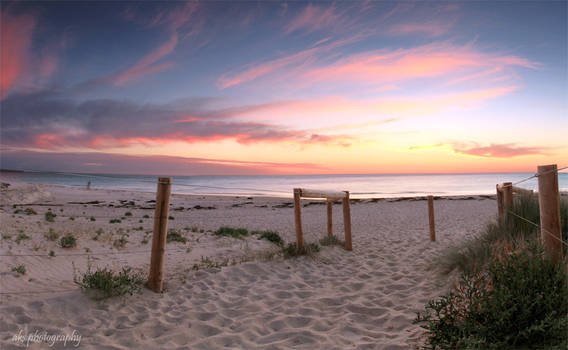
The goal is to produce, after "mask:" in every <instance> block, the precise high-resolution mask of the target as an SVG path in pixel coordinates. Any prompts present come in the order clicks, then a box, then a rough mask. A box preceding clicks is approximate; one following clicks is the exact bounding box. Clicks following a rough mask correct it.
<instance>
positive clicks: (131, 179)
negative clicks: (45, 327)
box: [2, 172, 568, 198]
mask: <svg viewBox="0 0 568 350" xmlns="http://www.w3.org/2000/svg"><path fill="white" fill-rule="evenodd" d="M531 175H534V174H533V173H483V174H400V175H373V174H368V175H257V176H173V177H172V182H173V187H172V192H173V193H179V194H197V195H230V196H272V197H292V190H293V188H296V187H301V188H311V189H319V190H332V191H344V190H347V191H349V192H350V194H351V197H352V198H393V197H414V196H424V195H436V196H450V195H475V194H494V193H495V184H497V183H503V182H513V183H514V182H517V181H521V180H523V179H525V178H527V177H530V176H531ZM2 176H3V179H4V180H3V181H6V179H10V178H13V179H15V180H17V181H21V182H27V183H32V184H49V185H62V186H73V187H85V186H86V185H87V182H89V181H90V182H91V188H93V189H97V188H99V189H116V190H130V191H142V192H155V191H156V183H157V178H158V176H150V175H117V174H71V173H54V172H2ZM558 181H559V188H560V190H561V191H568V173H566V172H561V173H559V175H558ZM518 186H519V187H522V188H526V189H531V190H536V189H537V188H538V183H537V179H536V178H532V179H530V180H528V181H525V182H523V183H521V184H519V185H518Z"/></svg>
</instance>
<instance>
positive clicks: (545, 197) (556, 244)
mask: <svg viewBox="0 0 568 350" xmlns="http://www.w3.org/2000/svg"><path fill="white" fill-rule="evenodd" d="M565 169H568V166H564V167H561V168H558V167H557V165H556V164H553V165H544V166H539V167H538V169H537V170H538V171H537V173H536V174H534V175H532V176H530V177H527V178H525V179H522V180H519V181H517V182H515V183H511V182H508V183H503V184H497V185H496V189H497V208H498V213H499V220H500V221H501V222H505V221H506V220H507V216H506V215H505V214H510V215H513V216H514V217H516V218H518V219H520V220H522V221H524V222H526V223H529V224H532V225H533V226H535V227H536V228H537V229H538V230H540V233H541V237H542V239H543V241H544V246H545V250H546V252H547V254H549V255H550V256H552V257H553V259H554V260H555V261H558V260H559V259H561V257H562V246H563V245H564V246H568V244H567V243H566V242H564V241H563V239H562V222H561V217H560V192H559V186H558V172H559V171H561V170H565ZM533 178H538V200H539V212H540V213H539V214H540V225H539V224H537V223H535V222H534V221H532V220H530V219H528V218H526V217H523V216H522V215H519V214H518V213H515V212H513V211H512V210H511V208H512V207H513V191H517V192H521V193H523V192H524V193H528V194H529V195H534V193H533V192H532V191H527V190H524V189H520V188H516V187H515V185H518V184H520V183H523V182H526V181H528V180H530V179H533Z"/></svg>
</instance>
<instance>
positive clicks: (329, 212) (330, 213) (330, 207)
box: [327, 199, 333, 237]
mask: <svg viewBox="0 0 568 350" xmlns="http://www.w3.org/2000/svg"><path fill="white" fill-rule="evenodd" d="M327 235H328V237H331V236H333V202H332V201H331V200H329V199H328V200H327Z"/></svg>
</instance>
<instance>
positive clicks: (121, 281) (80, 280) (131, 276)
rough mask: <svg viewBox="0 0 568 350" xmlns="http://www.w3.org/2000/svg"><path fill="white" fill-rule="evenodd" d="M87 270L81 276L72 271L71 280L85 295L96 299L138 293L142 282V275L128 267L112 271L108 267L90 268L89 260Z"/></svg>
mask: <svg viewBox="0 0 568 350" xmlns="http://www.w3.org/2000/svg"><path fill="white" fill-rule="evenodd" d="M87 266H88V267H87V271H86V272H85V273H83V274H82V275H81V276H79V275H78V273H77V271H74V276H73V281H74V282H75V284H77V285H78V286H80V287H81V290H82V291H84V292H85V293H86V294H87V295H89V296H90V297H92V298H93V299H96V300H102V299H107V298H110V297H114V296H121V295H125V294H130V295H133V294H134V293H140V292H141V291H142V286H143V284H144V275H143V274H142V273H141V272H135V271H133V270H132V268H130V267H124V268H123V269H122V270H120V271H113V270H111V269H109V268H108V267H104V268H97V269H96V270H95V271H92V270H91V265H90V262H89V264H88V265H87Z"/></svg>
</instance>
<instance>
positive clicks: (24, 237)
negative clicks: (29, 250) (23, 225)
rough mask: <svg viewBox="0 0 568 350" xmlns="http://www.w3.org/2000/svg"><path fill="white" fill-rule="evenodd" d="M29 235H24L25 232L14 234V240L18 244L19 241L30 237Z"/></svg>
mask: <svg viewBox="0 0 568 350" xmlns="http://www.w3.org/2000/svg"><path fill="white" fill-rule="evenodd" d="M30 238H31V237H30V236H28V235H26V234H25V233H20V234H18V235H17V236H16V239H15V240H14V242H16V243H18V244H20V242H21V241H24V240H27V239H30Z"/></svg>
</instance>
